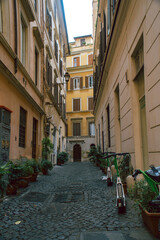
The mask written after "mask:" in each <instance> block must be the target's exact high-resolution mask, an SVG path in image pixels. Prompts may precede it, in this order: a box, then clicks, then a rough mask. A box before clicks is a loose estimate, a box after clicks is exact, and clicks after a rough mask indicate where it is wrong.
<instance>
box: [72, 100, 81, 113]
mask: <svg viewBox="0 0 160 240" xmlns="http://www.w3.org/2000/svg"><path fill="white" fill-rule="evenodd" d="M73 111H80V98H77V99H73Z"/></svg>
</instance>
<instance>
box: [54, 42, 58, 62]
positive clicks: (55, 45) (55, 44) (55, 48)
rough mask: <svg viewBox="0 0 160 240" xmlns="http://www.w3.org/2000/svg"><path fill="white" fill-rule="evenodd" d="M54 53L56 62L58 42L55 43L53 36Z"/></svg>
mask: <svg viewBox="0 0 160 240" xmlns="http://www.w3.org/2000/svg"><path fill="white" fill-rule="evenodd" d="M54 51H55V52H54V54H55V57H56V61H57V62H58V43H57V40H56V38H55V41H54Z"/></svg>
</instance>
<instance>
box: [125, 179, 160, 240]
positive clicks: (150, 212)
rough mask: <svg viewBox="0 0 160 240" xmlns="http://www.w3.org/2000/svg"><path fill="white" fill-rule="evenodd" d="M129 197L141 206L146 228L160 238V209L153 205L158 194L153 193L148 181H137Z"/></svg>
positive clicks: (130, 190)
mask: <svg viewBox="0 0 160 240" xmlns="http://www.w3.org/2000/svg"><path fill="white" fill-rule="evenodd" d="M128 192H129V196H130V198H131V199H133V200H134V201H135V203H136V204H138V205H139V207H140V210H141V214H142V218H143V221H144V223H145V224H146V226H147V227H148V228H149V229H150V231H151V232H152V233H153V235H155V236H156V237H160V231H159V227H158V224H159V220H160V208H157V207H155V206H153V205H152V204H151V201H152V200H154V199H155V197H156V193H155V192H153V191H152V189H151V187H150V186H149V185H148V183H147V181H146V180H143V179H142V180H140V181H136V182H135V185H134V186H133V185H132V187H131V188H130V189H129V190H128Z"/></svg>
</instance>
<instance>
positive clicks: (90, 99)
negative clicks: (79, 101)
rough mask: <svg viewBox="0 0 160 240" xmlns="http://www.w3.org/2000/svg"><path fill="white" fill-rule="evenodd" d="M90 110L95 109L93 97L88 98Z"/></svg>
mask: <svg viewBox="0 0 160 240" xmlns="http://www.w3.org/2000/svg"><path fill="white" fill-rule="evenodd" d="M88 110H93V97H89V98H88Z"/></svg>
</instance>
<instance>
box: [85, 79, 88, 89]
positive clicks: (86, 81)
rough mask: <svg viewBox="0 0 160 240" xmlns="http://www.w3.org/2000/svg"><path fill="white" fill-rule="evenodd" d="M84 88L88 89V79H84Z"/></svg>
mask: <svg viewBox="0 0 160 240" xmlns="http://www.w3.org/2000/svg"><path fill="white" fill-rule="evenodd" d="M85 87H86V88H88V77H85Z"/></svg>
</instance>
